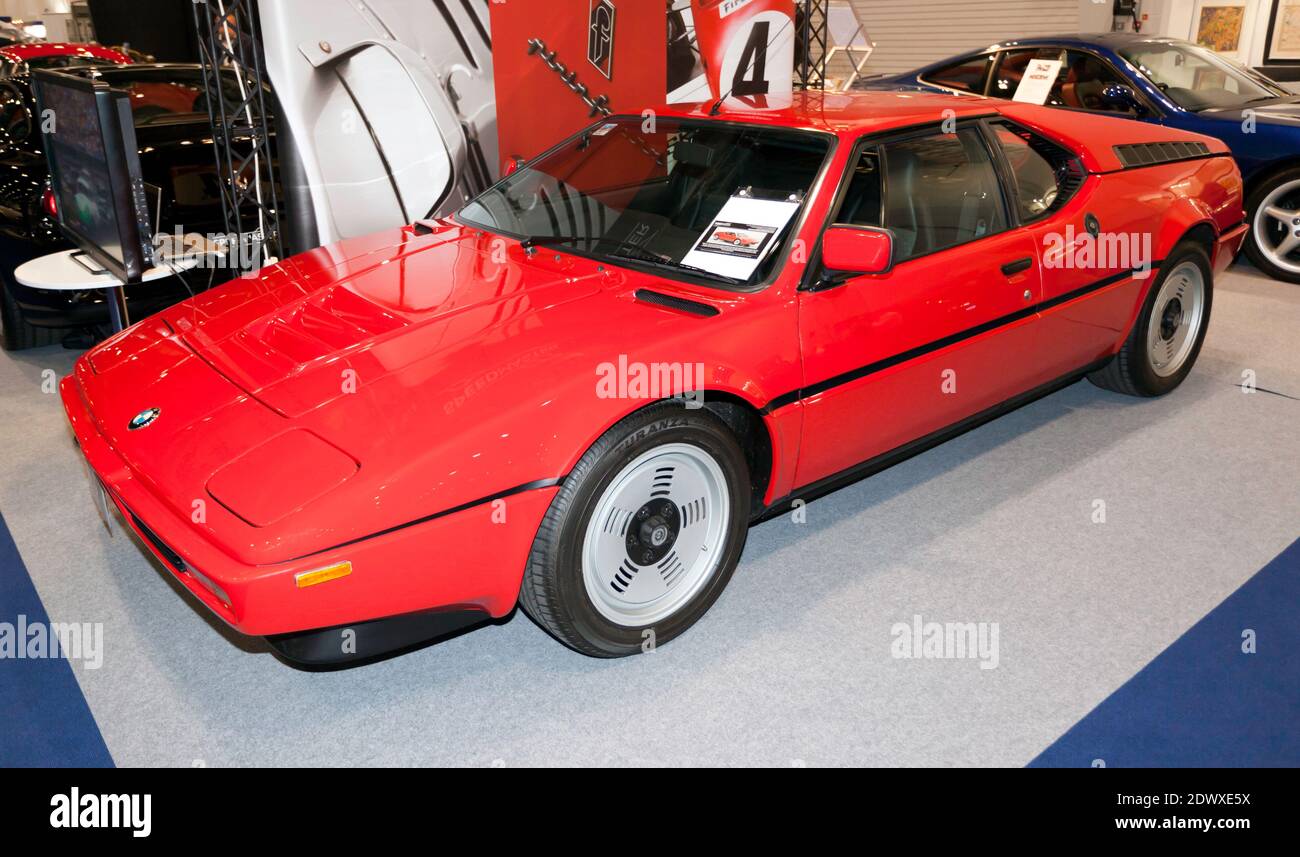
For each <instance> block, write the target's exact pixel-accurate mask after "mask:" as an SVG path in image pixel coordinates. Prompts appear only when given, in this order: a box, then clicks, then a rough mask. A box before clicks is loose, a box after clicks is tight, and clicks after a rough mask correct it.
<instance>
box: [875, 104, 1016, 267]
mask: <svg viewBox="0 0 1300 857" xmlns="http://www.w3.org/2000/svg"><path fill="white" fill-rule="evenodd" d="M884 162H885V183H884V188H885V201H884V210H883V215H884V216H883V218H882V219H883V224H882V225H884V226H885V227H887V228H888V229H890V230H892V231H893V233H894V240H895V244H894V258H895V261H898V262H903V261H906V260H907V259H911V258H913V257H916V256H922V255H924V254H926V253H933V252H935V251H936V250H943V249H945V248H948V247H955V246H956V245H958V244H963V243H965V242H967V241H974V240H975V239H977V238H983V237H984V236H985V235H991V234H993V233H994V232H1000V231H1002V230H1004V229H1006V227H1007V220H1006V213H1005V212H1004V211H1003V209H1002V195H1001V191H1000V189H999V187H998V178H997V172H996V171H995V170H994V168H993V161H992V159H991V158H990V156H989V152H988V149H986V148H985V146H984V142H983V140H982V139H981V136H980V134H979V132H978V131H977V130H976V129H975V128H973V127H968V128H959V129H958V130H957V133H956V134H934V135H932V136H928V137H916V138H912V139H908V140H900V141H898V142H894V143H886V144H885V146H884Z"/></svg>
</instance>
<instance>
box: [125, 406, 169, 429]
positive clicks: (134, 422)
mask: <svg viewBox="0 0 1300 857" xmlns="http://www.w3.org/2000/svg"><path fill="white" fill-rule="evenodd" d="M161 413H162V409H161V408H149V409H148V410H147V411H141V412H140V413H138V414H136V415H135V416H133V417H131V422H130V423H129V424H128V425H127V428H128V429H129V430H131V431H135V430H136V429H142V428H144V427H145V426H148V425H152V424H153V421H154V420H156V419H158V415H159V414H161Z"/></svg>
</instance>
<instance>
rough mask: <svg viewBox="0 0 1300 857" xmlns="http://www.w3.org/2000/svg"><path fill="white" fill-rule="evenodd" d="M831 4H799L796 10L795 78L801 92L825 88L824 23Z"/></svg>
mask: <svg viewBox="0 0 1300 857" xmlns="http://www.w3.org/2000/svg"><path fill="white" fill-rule="evenodd" d="M829 7H830V0H801V2H799V3H798V5H797V7H796V10H795V17H796V19H797V23H798V25H799V30H798V39H799V41H798V43H797V44H796V47H795V75H796V80H797V86H799V87H800V88H801V89H823V88H825V86H826V54H827V49H828V45H827V21H828V20H829V17H830V16H829V14H828V11H827V10H828V9H829Z"/></svg>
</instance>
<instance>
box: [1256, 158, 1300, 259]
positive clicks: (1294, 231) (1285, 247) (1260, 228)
mask: <svg viewBox="0 0 1300 857" xmlns="http://www.w3.org/2000/svg"><path fill="white" fill-rule="evenodd" d="M1292 196H1295V197H1300V179H1297V180H1295V181H1289V182H1284V183H1283V184H1280V185H1278V186H1277V187H1275V188H1273V190H1271V191H1269V194H1268V196H1266V197H1264V201H1263V202H1261V203H1260V204H1259V208H1258V209H1257V210H1256V211H1255V222H1254V224H1253V225H1252V227H1251V228H1252V229H1254V231H1255V245H1256V246H1257V247H1259V251H1260V252H1261V253H1263V254H1264V256H1265V257H1266V258H1267V259H1268V260H1269V261H1270V262H1272V263H1273V264H1274V265H1277V266H1278V267H1279V268H1282V269H1283V270H1285V271H1290V272H1292V273H1294V274H1300V252H1297V251H1300V207H1297V206H1298V205H1300V200H1297V199H1294V198H1293V199H1292V200H1290V202H1288V201H1287V198H1288V197H1292ZM1279 226H1280V227H1281V228H1280V229H1279V228H1278V227H1279ZM1292 254H1295V255H1292Z"/></svg>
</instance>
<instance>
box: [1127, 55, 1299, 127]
mask: <svg viewBox="0 0 1300 857" xmlns="http://www.w3.org/2000/svg"><path fill="white" fill-rule="evenodd" d="M1120 53H1121V54H1122V55H1123V57H1124V58H1125V59H1126V60H1128V61H1129V62H1131V63H1133V65H1135V66H1137V67H1138V68H1139V69H1140V70H1141V71H1142V73H1143V74H1145V75H1146V76H1147V77H1148V78H1150V79H1151V82H1152V83H1154V84H1155V85H1156V86H1158V87H1160V90H1161V91H1162V92H1164V94H1165V95H1168V96H1169V98H1170V99H1171V100H1172V101H1173V102H1174V103H1175V104H1177V105H1178V106H1179V107H1183V108H1185V109H1187V110H1210V109H1213V108H1216V107H1241V106H1244V105H1246V104H1250V103H1252V102H1256V101H1269V100H1272V99H1274V98H1281V97H1283V96H1286V95H1290V93H1289V92H1287V91H1286V90H1284V89H1282V88H1280V87H1278V86H1276V85H1274V84H1273V83H1271V82H1270V81H1269V80H1268V79H1267V78H1264V77H1262V76H1260V75H1257V74H1255V73H1253V72H1251V71H1248V70H1247V69H1245V68H1243V67H1241V66H1239V65H1236V64H1234V63H1231V62H1229V61H1228V60H1225V59H1224V58H1222V57H1220V56H1218V55H1217V54H1215V53H1214V52H1213V51H1209V50H1206V49H1205V48H1202V47H1198V46H1196V45H1193V44H1191V43H1189V42H1151V43H1147V44H1140V45H1137V46H1135V47H1132V48H1126V49H1124V50H1122V51H1120Z"/></svg>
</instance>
